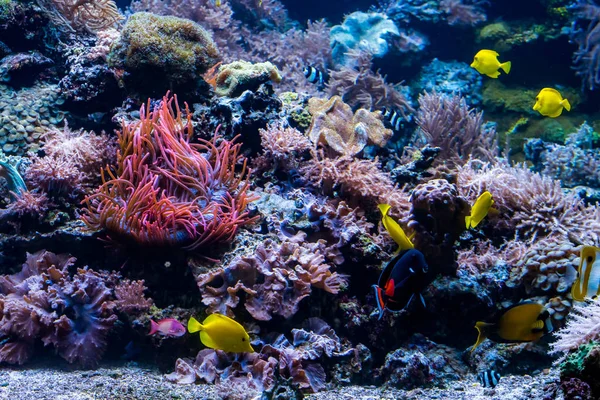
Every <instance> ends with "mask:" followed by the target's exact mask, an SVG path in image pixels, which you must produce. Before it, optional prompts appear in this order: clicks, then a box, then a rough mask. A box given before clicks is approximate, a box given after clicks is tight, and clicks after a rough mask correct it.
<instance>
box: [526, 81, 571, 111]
mask: <svg viewBox="0 0 600 400" xmlns="http://www.w3.org/2000/svg"><path fill="white" fill-rule="evenodd" d="M533 109H534V110H535V111H537V112H539V113H540V114H542V115H543V116H544V117H550V118H556V117H558V116H560V114H562V112H563V109H566V110H567V111H571V104H570V103H569V100H567V99H563V97H562V95H561V94H560V92H559V91H558V90H556V89H552V88H543V89H542V90H541V91H540V93H538V95H537V97H536V98H535V104H534V105H533Z"/></svg>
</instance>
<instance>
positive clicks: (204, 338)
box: [200, 331, 218, 349]
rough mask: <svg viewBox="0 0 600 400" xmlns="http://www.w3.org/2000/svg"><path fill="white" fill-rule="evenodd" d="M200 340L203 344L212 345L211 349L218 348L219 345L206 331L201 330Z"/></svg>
mask: <svg viewBox="0 0 600 400" xmlns="http://www.w3.org/2000/svg"><path fill="white" fill-rule="evenodd" d="M200 340H201V341H202V344H203V345H205V346H206V347H210V348H211V349H216V348H217V347H218V346H217V345H216V344H215V342H214V341H213V340H212V338H211V337H210V335H209V334H208V333H207V332H206V331H200Z"/></svg>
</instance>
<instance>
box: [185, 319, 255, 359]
mask: <svg viewBox="0 0 600 400" xmlns="http://www.w3.org/2000/svg"><path fill="white" fill-rule="evenodd" d="M188 331H189V332H190V333H195V332H198V331H200V340H201V341H202V343H203V344H204V345H205V346H206V347H210V348H212V349H218V350H223V351H227V352H230V353H254V349H253V348H252V346H251V345H250V336H248V333H247V332H246V330H245V329H244V327H243V326H242V325H240V324H238V323H237V322H235V321H234V320H232V319H231V318H229V317H226V316H225V315H222V314H211V315H209V316H208V317H207V318H206V319H205V320H204V322H202V324H201V323H200V322H198V321H196V319H195V318H194V317H191V318H190V320H189V321H188Z"/></svg>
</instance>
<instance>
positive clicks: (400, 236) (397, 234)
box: [377, 204, 415, 251]
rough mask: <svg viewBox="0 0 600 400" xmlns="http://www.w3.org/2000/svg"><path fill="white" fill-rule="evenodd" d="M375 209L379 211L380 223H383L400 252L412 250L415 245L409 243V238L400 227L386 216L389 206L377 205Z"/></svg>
mask: <svg viewBox="0 0 600 400" xmlns="http://www.w3.org/2000/svg"><path fill="white" fill-rule="evenodd" d="M377 207H378V208H379V211H381V222H383V226H384V227H385V229H386V230H387V231H388V233H389V234H390V236H391V237H392V239H394V242H396V243H398V246H400V251H404V250H410V249H414V248H415V245H414V244H413V243H412V242H411V240H410V239H411V238H409V237H408V236H406V233H404V230H403V229H402V227H401V226H400V225H399V224H398V223H397V222H396V221H394V219H393V218H392V217H390V216H389V215H388V212H389V211H390V208H392V206H390V205H389V204H379V205H378V206H377ZM413 236H414V235H413Z"/></svg>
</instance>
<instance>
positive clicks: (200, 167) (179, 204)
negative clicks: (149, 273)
mask: <svg viewBox="0 0 600 400" xmlns="http://www.w3.org/2000/svg"><path fill="white" fill-rule="evenodd" d="M185 112H186V115H187V117H185V118H184V117H183V116H182V112H181V110H180V108H179V105H178V104H177V98H176V97H172V98H169V97H168V96H165V97H164V98H163V101H162V103H161V104H160V105H159V106H157V107H156V108H155V109H154V111H150V103H148V105H147V106H142V108H141V110H140V120H138V121H135V122H133V123H130V124H126V123H124V124H123V129H122V131H121V132H120V133H119V144H120V147H121V150H120V151H119V152H118V155H117V166H116V169H115V168H106V169H105V170H104V171H102V181H103V184H102V186H100V188H98V190H97V191H96V193H95V194H92V195H91V196H88V197H87V198H86V199H85V200H84V202H85V203H86V205H87V210H86V211H87V214H86V215H84V216H83V220H84V221H85V223H86V224H87V225H88V226H89V227H90V228H92V229H107V230H108V231H109V232H112V233H117V234H119V235H123V236H127V237H132V238H133V239H135V241H136V242H138V243H140V244H143V245H175V244H178V245H184V246H185V248H186V249H190V250H191V249H196V248H198V247H199V246H202V245H206V244H208V243H214V242H219V241H228V240H230V239H231V238H232V237H233V236H234V235H235V233H236V232H237V229H238V228H239V227H240V226H241V225H244V224H246V223H249V222H252V221H253V219H252V218H250V217H249V216H248V213H247V212H245V209H246V205H247V204H248V203H249V202H250V201H253V200H254V198H253V197H251V196H249V195H248V193H247V189H248V175H249V172H250V171H249V170H248V169H247V168H246V162H245V160H242V156H241V155H240V144H233V141H227V140H222V141H220V143H219V144H217V141H218V139H219V137H218V135H217V134H215V136H214V138H213V140H211V141H206V140H202V139H200V140H199V143H194V144H192V143H190V140H191V138H192V136H193V127H192V122H191V116H190V113H189V109H188V108H187V105H186V110H185ZM234 140H235V139H234ZM238 163H241V164H242V168H241V171H240V173H239V174H236V171H235V166H236V165H237V164H238Z"/></svg>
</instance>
